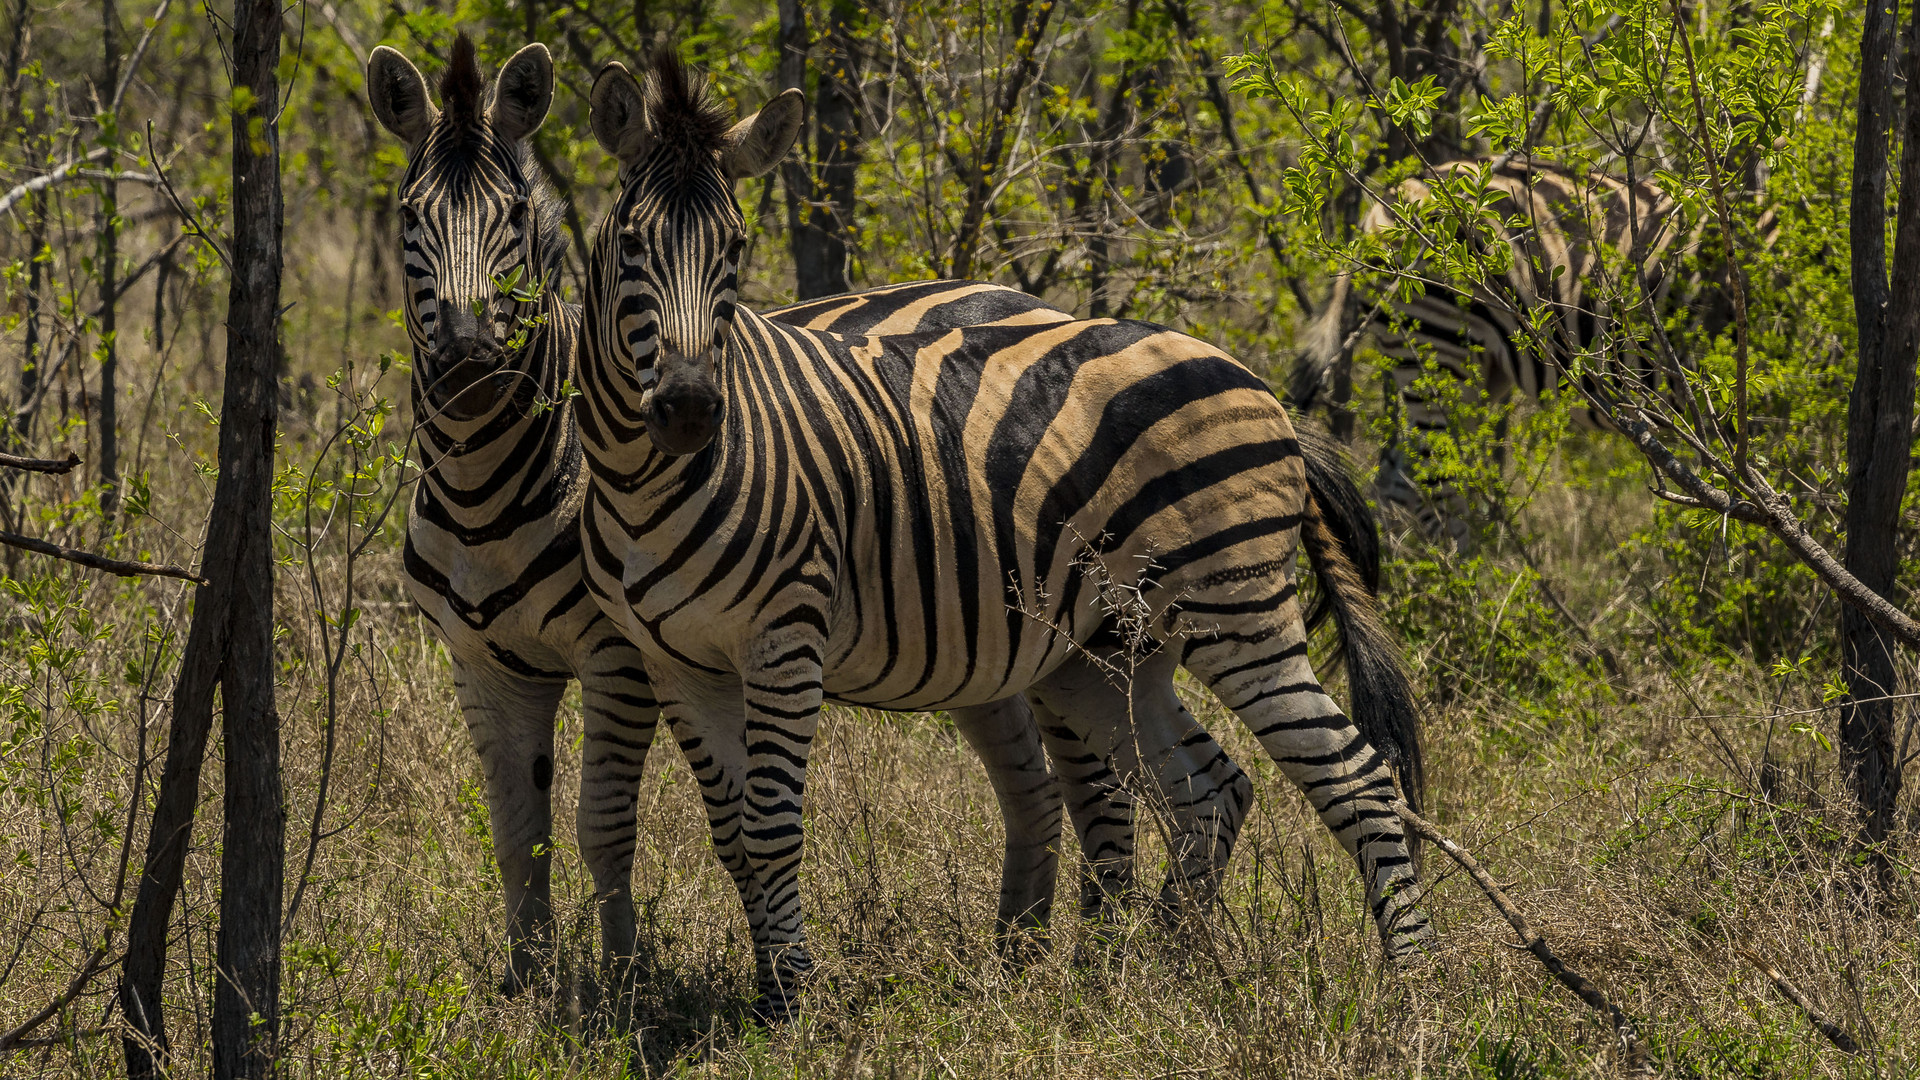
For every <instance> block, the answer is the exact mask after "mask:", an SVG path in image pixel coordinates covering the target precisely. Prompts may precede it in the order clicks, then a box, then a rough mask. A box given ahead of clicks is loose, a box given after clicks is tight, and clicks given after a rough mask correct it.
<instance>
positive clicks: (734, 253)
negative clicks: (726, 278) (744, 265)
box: [727, 236, 747, 266]
mask: <svg viewBox="0 0 1920 1080" xmlns="http://www.w3.org/2000/svg"><path fill="white" fill-rule="evenodd" d="M745 250H747V238H746V237H744V236H736V237H734V238H733V243H731V244H728V245H727V265H729V266H739V265H740V253H741V252H743V251H745Z"/></svg>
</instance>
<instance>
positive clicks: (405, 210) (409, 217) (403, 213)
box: [400, 203, 420, 232]
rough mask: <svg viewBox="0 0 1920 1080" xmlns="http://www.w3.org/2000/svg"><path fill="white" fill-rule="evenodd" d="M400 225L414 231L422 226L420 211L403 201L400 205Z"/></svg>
mask: <svg viewBox="0 0 1920 1080" xmlns="http://www.w3.org/2000/svg"><path fill="white" fill-rule="evenodd" d="M400 227H401V228H403V229H405V230H407V231H408V232H412V231H414V230H415V229H418V228H419V227H420V213H419V211H417V210H415V209H414V208H413V207H411V206H408V205H406V204H405V203H402V204H401V206H400Z"/></svg>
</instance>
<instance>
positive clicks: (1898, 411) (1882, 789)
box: [1840, 0, 1920, 881]
mask: <svg viewBox="0 0 1920 1080" xmlns="http://www.w3.org/2000/svg"><path fill="white" fill-rule="evenodd" d="M1895 11H1896V8H1895V7H1894V5H1893V3H1892V0H1874V2H1873V3H1870V4H1869V5H1868V8H1867V13H1866V21H1865V25H1864V27H1863V29H1862V33H1861V38H1860V97H1859V105H1858V126H1857V127H1856V129H1855V133H1854V164H1853V201H1852V205H1851V207H1850V210H1849V220H1848V231H1849V233H1850V236H1851V240H1852V246H1853V291H1854V315H1855V321H1856V322H1857V323H1858V327H1859V336H1860V358H1859V369H1858V372H1857V373H1856V374H1855V377H1854V383H1853V391H1852V394H1851V397H1850V399H1849V401H1848V406H1847V549H1846V560H1845V566H1846V569H1847V571H1848V572H1849V573H1851V574H1853V575H1854V576H1855V577H1856V578H1858V579H1859V580H1860V582H1861V584H1863V585H1865V586H1866V587H1867V588H1869V589H1872V590H1873V591H1874V592H1876V593H1878V594H1880V595H1881V596H1887V595H1889V594H1891V592H1892V591H1893V583H1894V577H1895V575H1896V574H1897V572H1898V571H1899V554H1898V549H1897V536H1896V528H1897V526H1898V523H1899V518H1900V503H1901V500H1902V498H1903V496H1905V494H1906V489H1907V464H1908V452H1909V450H1908V439H1909V432H1910V427H1911V424H1912V422H1913V394H1914V363H1915V358H1916V352H1920V187H1916V185H1920V109H1916V108H1914V107H1912V105H1911V104H1910V105H1909V107H1908V109H1907V116H1906V124H1905V128H1906V130H1905V131H1904V132H1903V138H1902V147H1901V154H1900V179H1901V184H1900V205H1899V211H1898V213H1899V217H1898V225H1897V233H1896V237H1895V241H1894V252H1893V269H1892V280H1891V282H1889V280H1888V270H1887V250H1886V239H1885V238H1886V216H1887V158H1888V145H1887V143H1888V136H1889V134H1890V131H1891V128H1892V125H1893V114H1894V106H1893V100H1894V95H1893V63H1894V60H1893V55H1894V40H1895V37H1896V33H1895ZM1916 15H1920V5H1917V6H1916ZM1916 23H1917V28H1920V19H1917V20H1916ZM1906 63H1907V69H1908V70H1907V72H1906V76H1907V79H1908V80H1909V82H1910V84H1911V80H1913V79H1915V78H1920V55H1916V54H1911V53H1910V54H1909V56H1908V57H1907V61H1906ZM1840 647H1841V678H1842V680H1843V681H1844V682H1845V683H1846V686H1847V696H1846V697H1845V698H1844V699H1843V700H1842V702H1841V706H1840V758H1841V766H1842V768H1843V770H1844V772H1845V774H1846V776H1847V779H1848V783H1849V784H1850V785H1851V787H1852V789H1853V793H1854V797H1855V799H1856V802H1857V806H1858V809H1859V813H1860V818H1861V820H1860V836H1859V840H1860V841H1861V844H1862V846H1863V847H1866V848H1869V849H1871V851H1872V854H1870V856H1869V858H1870V860H1871V863H1872V865H1873V866H1874V869H1875V872H1876V874H1877V875H1878V876H1879V877H1880V878H1881V879H1882V880H1883V881H1885V880H1888V878H1889V876H1890V874H1891V867H1890V865H1889V864H1888V862H1887V860H1886V858H1885V856H1884V854H1883V853H1882V852H1881V851H1880V850H1879V849H1878V848H1877V847H1875V845H1880V844H1882V843H1884V842H1885V841H1886V839H1887V837H1888V834H1889V832H1890V831H1891V828H1892V825H1893V809H1894V803H1895V800H1896V799H1898V797H1899V794H1900V763H1899V762H1898V761H1897V760H1895V757H1894V754H1895V752H1896V751H1895V749H1894V726H1895V721H1896V719H1897V716H1898V710H1897V709H1896V708H1895V705H1896V702H1895V701H1893V700H1891V698H1890V695H1892V694H1894V693H1895V692H1896V690H1897V672H1896V669H1895V666H1894V653H1893V647H1894V643H1893V642H1891V641H1889V640H1888V639H1887V638H1886V637H1885V636H1884V635H1883V634H1881V633H1880V631H1878V630H1877V629H1876V628H1875V627H1874V626H1873V624H1872V623H1871V622H1869V621H1868V620H1867V618H1866V617H1865V616H1864V615H1863V614H1862V613H1861V612H1860V611H1859V610H1858V609H1856V608H1854V607H1853V606H1851V605H1849V606H1846V607H1844V608H1842V609H1841V615H1840Z"/></svg>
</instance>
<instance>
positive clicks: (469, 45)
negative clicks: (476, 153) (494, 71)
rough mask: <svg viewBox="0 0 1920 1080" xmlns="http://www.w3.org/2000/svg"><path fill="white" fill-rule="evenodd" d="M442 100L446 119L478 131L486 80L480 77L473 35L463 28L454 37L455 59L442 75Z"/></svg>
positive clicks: (482, 116)
mask: <svg viewBox="0 0 1920 1080" xmlns="http://www.w3.org/2000/svg"><path fill="white" fill-rule="evenodd" d="M440 103H441V106H442V108H443V109H444V112H443V113H442V115H443V116H444V117H445V118H446V120H447V121H448V122H449V123H451V124H454V125H457V126H458V127H460V128H462V129H463V130H465V131H467V132H471V133H473V134H479V133H480V131H481V130H482V128H483V126H484V125H482V123H481V121H482V120H484V119H485V117H486V113H485V108H486V103H487V83H486V80H485V79H483V78H481V77H480V59H479V57H478V56H476V55H475V54H474V49H473V39H472V38H470V37H468V36H467V32H466V31H464V30H462V31H461V32H460V36H459V37H456V38H454V39H453V59H452V61H451V62H450V63H448V64H447V73H446V74H445V75H443V76H441V77H440Z"/></svg>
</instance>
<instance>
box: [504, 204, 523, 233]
mask: <svg viewBox="0 0 1920 1080" xmlns="http://www.w3.org/2000/svg"><path fill="white" fill-rule="evenodd" d="M507 224H509V225H511V226H513V227H514V228H516V229H524V228H526V227H527V200H525V199H515V200H513V205H512V206H509V207H507Z"/></svg>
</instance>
